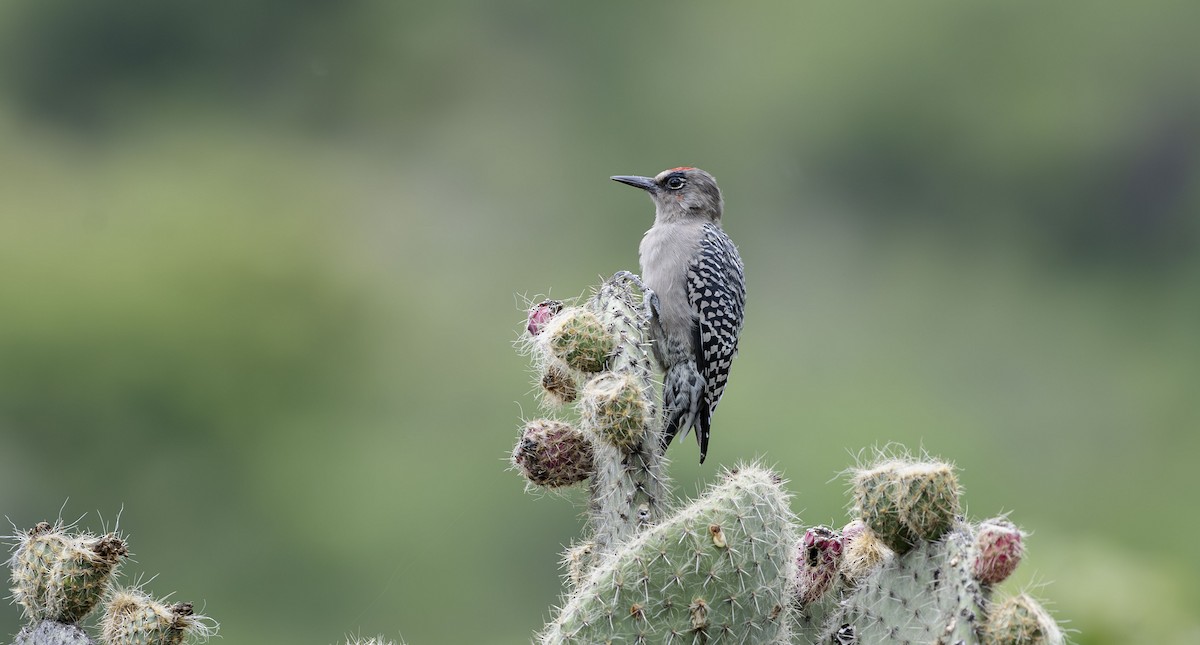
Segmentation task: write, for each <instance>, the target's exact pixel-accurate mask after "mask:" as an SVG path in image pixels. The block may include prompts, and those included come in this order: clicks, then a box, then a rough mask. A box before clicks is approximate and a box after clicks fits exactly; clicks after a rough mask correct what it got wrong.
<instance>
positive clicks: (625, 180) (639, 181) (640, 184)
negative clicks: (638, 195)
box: [609, 175, 655, 192]
mask: <svg viewBox="0 0 1200 645" xmlns="http://www.w3.org/2000/svg"><path fill="white" fill-rule="evenodd" d="M609 179H612V180H613V181H619V182H621V183H622V184H629V185H630V186H633V187H634V188H641V189H642V190H648V191H651V192H653V191H654V188H655V185H654V180H653V179H651V178H650V177H638V176H637V175H617V176H616V177H609Z"/></svg>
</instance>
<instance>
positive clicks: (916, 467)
mask: <svg viewBox="0 0 1200 645" xmlns="http://www.w3.org/2000/svg"><path fill="white" fill-rule="evenodd" d="M637 290H640V291H641V295H640V297H638V296H637V295H635V291H637ZM654 301H655V297H654V295H653V294H652V293H650V292H648V291H647V290H645V288H644V287H643V286H642V284H641V282H640V280H638V278H637V277H636V276H634V275H632V274H629V273H624V272H622V273H619V274H617V275H615V276H613V277H612V278H610V279H609V280H607V281H606V282H605V283H604V284H603V285H602V286H601V287H600V288H599V289H598V290H597V291H596V292H595V293H594V294H593V295H592V296H591V297H590V298H589V299H588V300H587V301H585V302H583V303H582V304H578V305H563V304H561V303H559V304H554V305H553V306H551V305H549V304H547V303H541V304H539V305H537V306H535V307H534V308H533V309H532V310H531V312H530V315H529V319H528V323H527V325H526V330H527V331H528V332H529V338H528V339H526V341H525V342H524V344H525V347H527V348H529V349H530V353H531V354H533V357H534V364H535V368H536V369H537V371H538V372H539V374H538V383H539V384H540V385H541V386H542V388H543V394H542V396H541V399H542V404H543V405H544V406H545V407H548V408H555V409H558V408H560V407H561V406H563V405H564V404H567V403H573V404H574V410H575V412H576V414H577V416H578V425H577V426H575V425H571V424H570V423H567V422H563V421H554V422H550V421H535V422H531V423H530V424H528V425H527V426H526V428H525V430H524V431H523V434H522V438H521V440H520V441H519V442H518V445H517V447H516V449H515V450H514V456H513V462H514V464H515V466H516V469H517V470H518V471H520V472H521V473H522V474H523V475H524V476H525V477H526V479H527V481H528V482H529V483H530V485H534V486H542V487H546V488H554V487H561V486H569V485H572V484H575V483H582V481H584V480H587V482H588V485H587V490H588V494H589V501H588V509H589V514H588V522H587V527H586V532H585V535H584V536H583V538H582V539H579V540H577V541H575V542H574V543H572V545H571V546H570V547H569V548H568V549H567V551H566V553H565V554H564V555H563V557H562V559H561V560H562V563H563V567H564V569H565V570H566V576H565V577H566V590H565V592H564V596H563V602H562V606H561V607H560V609H559V610H558V611H556V612H555V615H554V617H553V618H552V620H551V621H550V623H549V624H548V625H546V626H545V627H544V628H543V629H542V631H541V632H540V634H539V637H538V638H539V640H540V642H541V643H543V644H547V645H548V644H559V643H606V642H625V643H660V642H663V643H717V642H728V643H796V644H803V643H813V644H816V643H821V644H826V643H831V642H832V643H859V644H874V643H880V644H891V643H896V644H900V643H945V644H947V645H948V644H950V643H964V644H987V645H1001V644H1004V645H1008V644H1012V645H1018V644H1035V643H1039V644H1040V643H1045V644H1047V645H1057V644H1060V643H1062V642H1063V635H1062V632H1061V630H1059V628H1058V626H1057V624H1056V623H1055V622H1054V620H1053V619H1052V618H1050V616H1049V615H1048V614H1047V613H1046V612H1045V610H1044V609H1042V608H1041V607H1040V606H1039V605H1038V604H1037V602H1036V601H1034V600H1033V599H1032V598H1030V597H1029V596H1026V595H1021V596H1017V597H1016V598H1010V599H1008V600H1004V601H1002V602H997V601H994V600H993V599H992V593H993V592H992V588H993V587H994V586H995V585H996V584H997V583H999V582H1000V581H1002V580H1004V579H1005V578H1006V577H1008V576H1009V575H1010V574H1011V573H1012V571H1013V570H1014V569H1015V568H1016V567H1017V565H1018V564H1019V563H1020V561H1021V558H1022V555H1023V553H1024V544H1023V538H1024V536H1023V534H1022V533H1021V532H1020V530H1019V529H1017V527H1016V526H1014V525H1013V524H1012V523H1011V522H1008V521H1007V520H1006V519H1004V518H996V519H991V520H986V521H984V522H983V523H981V524H978V525H975V524H971V523H969V522H968V521H967V520H966V519H965V518H964V517H963V515H962V504H961V501H960V497H961V490H960V488H961V487H960V485H959V482H958V477H957V474H956V473H955V470H954V468H953V466H951V465H950V464H949V463H946V462H943V461H938V460H932V459H913V458H911V457H908V456H905V455H900V456H880V458H879V459H877V460H876V462H875V463H873V464H870V465H868V466H867V467H864V468H859V469H856V470H853V471H851V473H850V483H851V489H852V509H853V517H852V518H851V521H850V522H849V523H848V524H847V525H846V526H845V527H844V528H843V529H841V530H840V531H837V530H834V529H832V528H828V527H811V528H808V529H807V530H806V529H805V528H803V527H802V526H801V525H800V524H799V523H798V522H797V521H796V519H795V518H794V517H793V516H792V514H791V511H790V510H789V508H788V496H787V494H786V493H785V492H784V491H783V488H782V484H781V481H782V480H781V478H779V477H778V476H777V475H775V474H773V473H771V472H770V471H768V470H766V469H763V468H762V467H760V466H745V467H742V468H739V469H736V470H732V471H729V472H727V473H726V474H725V476H724V477H723V480H722V481H721V482H720V483H718V484H716V485H715V486H713V487H711V488H710V490H709V491H708V492H706V493H705V494H704V495H702V496H701V497H700V498H698V499H697V500H695V501H693V502H691V503H688V504H674V503H672V500H671V499H670V498H669V494H668V491H669V481H668V480H667V477H666V472H665V463H666V462H665V459H664V457H663V455H662V451H663V446H662V445H661V442H660V440H659V437H660V436H661V435H660V433H661V428H660V419H659V418H658V411H657V410H656V407H655V405H654V403H653V401H654V400H655V391H654V380H653V372H652V366H651V364H650V361H649V357H648V354H647V352H646V347H647V338H648V333H647V332H648V329H649V327H650V325H651V324H652V316H651V305H652V303H653V302H654ZM548 302H554V303H557V301H548ZM564 377H569V380H568V379H567V378H564ZM564 383H569V384H570V387H569V388H568V387H566V386H565V385H563V384H564ZM568 391H569V392H570V395H563V394H561V393H562V392H568ZM576 427H578V430H576V429H575V428H576ZM549 428H557V430H554V431H550V430H549ZM568 438H569V439H568ZM587 447H590V450H588V449H587ZM572 464H573V465H572ZM549 473H556V474H553V475H552V474H549ZM557 473H569V476H560V475H558V474H557Z"/></svg>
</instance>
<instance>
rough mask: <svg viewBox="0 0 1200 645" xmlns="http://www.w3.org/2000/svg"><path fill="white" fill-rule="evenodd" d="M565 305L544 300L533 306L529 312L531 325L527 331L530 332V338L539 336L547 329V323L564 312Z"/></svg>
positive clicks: (555, 301)
mask: <svg viewBox="0 0 1200 645" xmlns="http://www.w3.org/2000/svg"><path fill="white" fill-rule="evenodd" d="M562 307H563V303H562V302H561V301H558V300H543V301H541V302H539V303H537V304H536V305H534V306H533V308H532V309H530V310H529V324H528V325H526V326H525V329H527V330H529V335H530V336H537V335H538V334H540V333H542V330H543V329H545V328H546V323H548V322H550V319H551V318H553V317H554V316H556V315H558V312H560V311H562Z"/></svg>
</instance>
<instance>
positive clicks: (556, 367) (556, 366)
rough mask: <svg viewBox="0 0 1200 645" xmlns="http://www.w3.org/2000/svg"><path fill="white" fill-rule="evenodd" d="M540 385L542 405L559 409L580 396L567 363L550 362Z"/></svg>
mask: <svg viewBox="0 0 1200 645" xmlns="http://www.w3.org/2000/svg"><path fill="white" fill-rule="evenodd" d="M544 370H545V371H543V372H542V377H541V379H540V380H539V381H538V384H539V385H540V386H541V388H542V405H543V406H546V407H551V408H559V407H562V406H563V405H564V404H567V403H571V402H573V401H575V398H576V397H577V396H579V385H578V384H577V383H576V382H575V377H574V376H572V375H571V370H570V369H569V368H568V367H567V365H566V363H563V362H562V361H558V360H552V361H550V362H548V363H547V364H546V366H545V368H544Z"/></svg>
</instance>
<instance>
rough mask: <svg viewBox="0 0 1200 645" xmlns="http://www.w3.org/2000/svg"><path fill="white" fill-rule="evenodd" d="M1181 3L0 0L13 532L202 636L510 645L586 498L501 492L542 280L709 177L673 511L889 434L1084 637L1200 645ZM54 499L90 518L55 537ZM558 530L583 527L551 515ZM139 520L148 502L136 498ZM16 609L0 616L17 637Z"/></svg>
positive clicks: (630, 251)
mask: <svg viewBox="0 0 1200 645" xmlns="http://www.w3.org/2000/svg"><path fill="white" fill-rule="evenodd" d="M1197 25H1200V4H1198V3H1195V2H1193V1H1191V0H1178V1H1172V0H1154V1H1151V2H1140V3H1122V2H1088V3H1081V2H1076V3H1071V2H1063V3H1042V2H1011V3H1003V4H1002V5H1000V4H996V3H988V4H984V3H958V2H925V1H921V2H904V3H870V4H868V3H814V2H775V3H760V4H753V5H748V4H743V3H719V2H688V3H682V2H662V3H631V2H610V3H546V2H528V1H521V0H518V1H515V2H505V3H494V2H484V1H482V0H462V1H452V2H440V3H402V2H370V1H366V0H352V1H346V0H343V1H341V2H333V1H320V0H307V1H300V0H286V1H285V0H256V1H254V2H218V1H209V2H198V1H195V0H187V1H185V0H160V1H155V2H150V1H146V0H106V1H105V2H78V1H74V2H72V1H66V0H7V1H6V2H3V3H0V512H2V513H3V514H4V515H5V516H6V517H7V518H8V520H9V521H10V522H12V523H13V524H14V525H15V527H21V528H24V527H28V526H31V525H32V524H33V523H35V522H37V521H39V520H42V519H53V518H54V517H56V516H57V515H58V513H59V509H60V507H63V510H62V515H63V517H64V518H65V519H67V520H73V519H75V518H77V517H79V516H80V515H83V514H85V513H86V514H87V517H85V518H84V520H83V522H82V525H83V526H85V527H88V528H91V529H93V530H97V531H98V530H100V528H101V526H102V524H104V523H107V524H108V525H110V526H111V525H112V523H113V522H114V521H115V518H116V516H117V514H118V513H121V515H120V528H121V530H122V531H124V532H126V533H127V534H129V535H130V536H131V547H132V550H133V552H134V554H135V556H136V561H135V562H131V563H129V564H128V565H127V566H126V567H125V579H126V580H127V581H136V580H137V579H139V578H142V579H147V578H149V577H150V576H154V575H157V576H158V577H157V578H156V579H154V580H153V581H152V582H150V583H149V585H148V588H149V590H150V591H152V592H153V593H156V594H160V595H161V594H165V593H168V592H171V591H175V592H177V593H176V596H175V597H177V598H180V599H188V600H194V601H196V602H197V603H198V604H199V605H200V606H202V608H203V611H204V612H206V613H208V614H210V615H212V616H214V617H216V618H217V619H218V620H219V621H220V622H221V623H222V629H221V633H222V635H223V637H224V642H228V643H258V644H261V645H272V644H276V643H278V644H284V643H287V644H291V643H300V642H305V643H333V642H337V641H339V640H340V639H341V638H342V637H343V636H344V635H345V634H347V633H361V634H364V635H373V634H376V633H383V634H385V635H387V636H390V637H393V638H396V637H398V636H403V637H404V638H405V639H407V640H408V641H409V642H410V643H413V644H420V643H520V642H527V641H528V639H529V637H530V634H531V633H532V632H533V631H534V630H536V629H537V628H539V627H540V626H541V625H542V623H543V621H544V620H545V619H546V618H547V617H548V616H549V615H550V611H551V610H550V607H551V605H552V604H553V603H555V601H556V600H557V597H558V593H559V581H558V577H557V576H558V571H557V569H556V561H557V557H558V553H559V551H560V549H561V547H562V545H564V544H566V543H567V542H569V541H570V539H571V538H572V537H573V536H574V535H576V534H577V533H578V530H579V526H580V522H579V517H578V515H579V513H580V511H581V508H580V506H579V505H578V503H577V502H578V500H579V498H578V496H574V497H572V496H568V497H567V498H565V499H564V498H559V497H554V496H551V497H540V498H539V497H538V496H530V495H526V494H525V493H524V492H523V490H522V482H521V480H520V479H519V477H518V476H517V475H515V474H514V473H512V472H508V471H506V470H505V468H506V462H505V458H506V455H507V453H508V452H509V450H510V449H511V446H512V444H513V442H514V440H515V438H516V435H517V429H518V425H519V419H520V418H521V417H522V415H525V416H533V415H534V414H536V408H535V401H534V397H533V396H532V389H531V375H530V374H529V373H528V371H527V365H526V362H525V361H524V360H523V359H522V358H521V357H519V356H517V355H516V353H515V352H514V351H513V349H512V341H513V340H514V339H516V338H517V337H518V334H519V331H520V328H521V324H522V320H523V315H524V314H523V311H522V309H521V307H522V303H523V302H524V301H523V298H526V297H536V296H538V295H541V294H546V293H549V294H550V295H553V296H558V297H567V296H575V295H579V294H581V293H584V292H585V291H586V290H587V288H588V287H589V286H590V285H592V284H595V283H596V282H597V281H598V279H599V277H600V276H602V275H609V274H611V273H613V272H614V271H617V270H620V269H635V270H636V266H637V253H636V249H637V243H638V241H639V239H640V236H641V233H642V232H643V231H644V230H645V228H646V227H647V226H648V225H649V224H650V222H651V216H652V213H651V206H650V203H649V201H648V200H647V199H646V198H645V196H644V195H640V194H637V193H636V191H633V190H632V189H629V188H627V187H622V186H619V185H617V184H614V183H612V182H610V181H609V180H608V176H609V175H613V174H653V173H655V172H657V171H659V170H661V169H663V168H667V167H671V166H676V165H683V164H687V165H697V166H700V167H703V168H706V169H708V170H710V171H711V172H713V173H714V174H715V175H716V176H717V177H718V178H719V179H720V181H721V186H722V188H723V189H724V191H725V194H726V201H727V211H726V229H727V230H728V231H729V232H730V234H731V235H732V237H733V238H734V239H735V240H736V241H737V242H738V244H739V246H740V248H741V251H742V254H743V256H744V258H745V260H746V263H747V265H748V280H749V289H750V293H749V303H748V312H747V316H748V321H747V324H746V328H745V331H744V334H743V341H742V345H741V356H740V358H739V359H738V361H737V363H736V365H735V368H734V372H733V378H732V381H731V385H730V387H729V389H728V390H727V392H726V396H725V399H724V401H723V402H722V405H721V408H720V410H719V411H718V413H717V415H716V417H715V436H714V440H713V449H712V451H711V452H710V455H709V463H708V465H706V466H705V467H703V468H698V467H696V465H695V464H694V461H695V459H694V458H695V453H696V450H695V447H694V445H692V444H691V443H688V444H687V445H684V446H680V447H676V448H675V449H673V450H672V452H671V453H670V454H671V456H672V457H673V458H674V464H673V466H672V471H673V474H674V475H675V477H676V480H677V484H678V489H679V491H680V492H681V493H682V494H685V495H691V494H694V493H695V492H696V491H698V490H700V488H701V487H702V486H703V485H704V484H705V483H706V482H708V481H711V480H712V479H713V478H714V477H715V473H716V472H717V469H718V465H719V464H727V465H732V464H734V463H736V462H737V461H739V460H745V459H750V458H754V457H756V456H757V457H762V458H764V459H765V460H766V461H767V462H768V463H770V464H773V465H775V466H777V467H778V469H779V470H781V471H782V472H783V474H784V475H785V476H786V477H787V478H788V479H789V480H790V482H791V483H790V487H791V488H792V489H793V490H794V491H795V492H796V496H795V501H794V505H795V508H796V510H797V511H798V512H800V513H801V516H802V517H803V518H804V519H805V520H806V521H807V522H810V523H818V522H826V523H836V524H840V523H842V522H843V521H844V520H845V504H846V497H845V495H844V482H843V481H842V480H840V479H838V474H839V471H841V470H842V469H843V468H845V467H846V466H848V465H849V464H851V463H852V462H853V461H854V459H855V458H856V456H857V455H858V454H859V453H860V452H861V451H863V450H864V449H867V448H869V447H872V446H881V445H885V444H888V443H890V442H900V443H903V444H905V445H907V446H909V447H911V448H914V449H924V450H927V451H929V452H930V453H933V454H935V455H940V456H943V457H946V458H949V459H952V460H954V461H955V462H956V463H957V464H958V465H959V466H960V467H961V469H962V481H963V484H964V485H965V488H966V491H967V498H966V499H967V503H968V505H969V511H970V513H971V514H972V515H974V516H976V517H986V516H990V515H994V514H996V513H1000V512H1011V514H1012V515H1011V517H1012V518H1013V519H1014V520H1015V521H1017V522H1018V523H1019V524H1021V525H1022V526H1024V527H1025V528H1027V529H1029V530H1030V531H1032V535H1031V537H1030V538H1029V540H1028V544H1029V547H1030V554H1029V557H1028V560H1027V561H1026V564H1024V565H1023V566H1022V568H1021V570H1020V571H1019V572H1018V574H1017V576H1015V577H1016V579H1015V580H1012V581H1010V583H1008V584H1007V587H1008V588H1009V589H1010V590H1017V589H1022V588H1033V589H1035V592H1036V593H1037V595H1039V596H1040V597H1042V598H1044V599H1047V600H1048V601H1050V602H1049V605H1050V606H1051V608H1052V609H1053V610H1054V611H1055V612H1056V613H1057V615H1058V616H1059V617H1060V618H1061V619H1063V620H1065V621H1069V622H1068V626H1069V627H1070V628H1072V629H1075V630H1078V631H1077V632H1075V633H1074V635H1073V638H1074V640H1075V641H1076V642H1077V643H1081V644H1088V645H1095V644H1101V643H1122V644H1123V643H1151V642H1153V643H1171V644H1174V643H1195V642H1198V641H1200V627H1198V623H1200V618H1198V617H1197V615H1198V613H1200V612H1197V611H1196V609H1197V607H1200V593H1198V592H1197V588H1196V583H1197V579H1198V577H1200V576H1198V575H1197V573H1198V572H1200V549H1197V548H1196V545H1195V536H1196V534H1197V531H1198V530H1200V519H1197V512H1196V506H1195V503H1196V502H1195V500H1196V499H1197V494H1198V493H1200V486H1198V485H1197V483H1196V466H1195V462H1196V460H1197V458H1200V433H1198V432H1197V429H1198V427H1200V340H1198V334H1197V332H1198V330H1200V253H1198V251H1200V217H1198V212H1200V38H1197V37H1196V27H1197ZM64 502H65V507H64ZM573 502H574V503H573ZM122 509H123V512H122ZM18 626H19V621H18V611H17V609H16V608H15V607H9V608H8V609H4V610H2V611H0V633H3V634H11V633H14V632H15V631H16V630H17V629H18Z"/></svg>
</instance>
